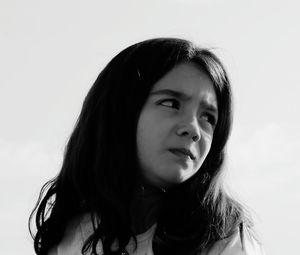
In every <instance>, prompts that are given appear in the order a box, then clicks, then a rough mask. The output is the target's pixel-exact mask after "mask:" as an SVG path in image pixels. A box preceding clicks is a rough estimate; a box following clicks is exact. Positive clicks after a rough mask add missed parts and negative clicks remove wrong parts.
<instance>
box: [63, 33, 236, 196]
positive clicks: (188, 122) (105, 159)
mask: <svg viewBox="0 0 300 255" xmlns="http://www.w3.org/2000/svg"><path fill="white" fill-rule="evenodd" d="M185 80H186V82H185ZM176 82H177V83H176ZM174 84H177V85H176V86H177V88H174V89H175V90H179V91H182V90H183V91H182V92H185V91H186V92H187V93H189V95H187V96H194V98H193V99H194V100H193V101H189V102H191V104H185V110H186V111H185V112H184V113H185V114H184V115H182V116H181V118H180V119H177V120H176V123H175V122H174V118H173V119H172V121H173V122H174V123H173V124H172V125H173V126H172V127H171V126H168V132H173V133H175V134H176V133H177V138H176V139H173V138H172V139H171V140H168V141H165V140H163V139H164V136H165V135H167V134H163V133H159V134H158V133H155V132H156V131H155V128H157V129H159V128H160V127H161V128H165V127H163V125H165V124H164V123H166V125H171V122H172V121H171V118H169V119H168V120H167V118H161V119H153V120H151V119H149V117H150V115H147V116H146V117H147V118H148V119H147V121H145V109H146V110H147V109H148V106H149V103H150V102H153V103H154V104H153V107H154V105H155V102H156V103H158V102H159V100H160V99H163V98H173V99H175V96H174V95H173V96H167V95H165V96H162V95H157V94H156V95H155V91H157V90H160V89H167V87H168V86H169V87H168V89H170V90H172V86H175V85H174ZM197 85H198V86H197ZM174 89H173V90H174ZM193 89H194V90H193ZM188 90H189V91H188ZM204 92H205V93H204ZM150 93H151V96H150ZM153 93H154V95H152V94H153ZM195 93H198V94H197V95H196V94H195ZM203 93H204V94H203ZM230 94H231V93H230V84H229V81H228V79H227V75H226V72H225V70H224V67H223V66H222V64H221V63H220V61H219V60H218V58H217V57H216V56H215V55H214V54H213V53H211V52H210V51H208V50H206V49H201V48H197V47H196V46H194V45H193V44H192V43H190V42H188V41H185V40H181V39H173V38H161V39H153V40H147V41H144V42H141V43H138V44H135V45H133V46H130V47H128V48H127V49H125V50H123V51H122V52H121V53H119V54H118V55H117V56H116V57H114V58H113V59H112V60H111V62H110V63H109V64H108V65H107V66H106V67H105V68H104V70H103V71H102V72H101V73H100V75H99V77H98V78H97V80H96V82H95V83H94V85H93V87H92V88H91V90H90V92H89V94H88V95H87V97H86V99H85V102H84V106H83V109H82V112H81V115H80V118H79V121H78V123H77V127H76V129H75V131H74V132H73V135H72V137H71V139H70V143H69V147H68V150H69V153H71V154H73V159H74V160H75V161H77V162H76V163H75V162H74V164H76V165H77V167H76V168H77V170H78V171H81V172H80V173H77V175H76V176H77V177H78V176H79V177H80V178H76V177H75V178H73V180H74V181H75V182H79V183H76V186H78V184H82V185H83V186H85V188H86V191H83V192H84V193H85V192H89V191H91V190H90V189H91V187H92V186H94V187H97V188H96V189H97V191H98V192H100V193H102V194H103V193H104V194H106V195H108V196H115V195H116V196H117V197H119V198H120V196H121V197H122V196H125V194H126V193H127V192H128V187H132V184H134V182H135V180H136V178H137V176H138V175H139V174H140V169H139V168H140V167H144V168H145V167H146V168H147V166H149V164H150V165H151V162H150V161H152V163H153V162H154V163H155V160H156V159H155V158H151V157H149V158H147V156H155V155H159V154H151V155H150V154H147V151H148V152H149V150H151V147H150V146H151V145H153V146H154V144H153V143H160V142H164V141H165V142H166V144H164V145H163V146H165V148H166V149H168V150H169V149H171V150H172V149H190V150H192V153H194V154H195V155H194V157H196V158H198V159H199V160H198V161H197V160H196V161H195V160H194V161H193V162H190V161H185V160H182V158H181V157H180V155H179V154H178V153H179V151H176V150H175V151H173V152H171V154H173V155H168V156H174V157H175V158H176V154H178V155H177V156H179V161H181V165H183V166H184V165H185V164H188V165H189V164H190V163H192V168H191V169H192V170H191V171H190V172H188V173H187V174H186V173H183V175H181V176H177V177H178V182H182V181H184V180H186V179H188V178H189V177H191V176H192V175H194V174H195V173H196V172H199V173H201V174H203V173H205V174H206V175H207V174H208V175H209V176H210V177H213V176H215V174H217V172H218V170H219V168H220V166H221V164H222V162H223V150H224V146H225V144H226V141H227V138H228V134H229V130H230V124H231V103H230V96H231V95H230ZM178 99H179V98H177V101H178ZM155 100H156V101H155ZM161 101H162V100H160V103H161V104H162V105H165V106H164V107H168V106H169V105H170V104H173V103H174V102H170V101H168V102H164V103H163V102H161ZM192 103H193V104H192ZM195 103H196V104H195ZM197 103H198V105H197ZM175 104H176V102H175ZM181 104H183V101H181ZM156 105H157V104H156ZM196 105H197V107H195V106H196ZM199 106H200V107H199ZM204 106H205V107H204ZM172 107H173V106H172ZM174 107H177V106H174ZM214 108H215V109H214ZM161 109H162V108H161ZM166 109H167V108H166ZM166 109H165V110H166ZM196 109H197V114H196V111H195V110H196ZM190 110H191V111H190ZM165 114H167V113H165ZM174 114H175V113H174ZM199 114H200V115H199ZM199 116H201V117H200V120H201V121H200V122H199ZM160 117H162V116H160ZM165 117H167V115H166V116H165ZM194 117H197V118H198V123H197V125H195V123H196V119H195V118H194ZM169 120H170V121H171V122H169ZM203 120H205V121H204V122H203ZM156 121H159V122H158V123H154V122H156ZM162 121H165V122H164V123H163V122H162ZM211 122H213V123H211ZM199 123H204V124H205V125H206V126H205V127H204V126H203V125H202V126H201V125H200V126H199V125H198V124H199ZM175 124H176V125H175ZM207 124H209V125H210V127H209V128H208V126H209V125H207ZM151 125H152V127H151ZM171 128H173V129H172V130H170V129H171ZM190 128H191V129H196V130H188V129H190ZM199 128H200V129H199ZM203 128H206V129H207V128H208V129H207V130H205V132H204V133H201V132H202V131H203ZM186 129H187V130H186ZM152 131H153V132H152ZM161 131H162V130H161ZM200 131H201V132H200ZM143 132H144V133H143ZM145 132H146V133H145ZM151 132H152V133H151ZM158 132H160V131H158ZM186 132H188V133H190V132H196V134H195V136H196V138H195V137H193V138H192V140H189V139H185V138H182V137H183V136H186ZM199 132H200V133H199ZM148 135H149V136H148ZM151 135H152V136H153V137H151ZM158 135H160V136H161V137H158ZM147 136H148V140H147V139H144V138H146V137H147ZM180 136H181V138H180V139H179V137H180ZM198 136H199V137H198ZM160 139H162V140H160ZM166 139H167V138H166ZM193 139H196V141H193ZM198 140H199V141H200V142H199V141H198ZM202 141H204V143H202ZM194 143H200V147H197V146H194V145H193V144H194ZM201 146H202V147H203V148H201ZM68 150H67V155H66V156H68ZM72 151H73V152H72ZM150 152H151V151H150ZM159 152H161V151H157V153H159ZM71 154H70V155H71ZM206 155H207V157H206ZM145 157H146V158H145ZM180 158H181V159H180ZM145 161H148V162H145ZM160 163H161V162H159V161H158V162H157V164H160ZM78 165H79V167H78ZM152 165H153V166H154V167H157V166H156V165H155V164H152ZM198 167H199V168H201V167H202V168H201V171H198ZM202 169H203V171H202ZM143 170H145V171H144V173H146V174H145V176H149V175H148V174H147V173H149V171H148V170H147V169H142V172H143ZM182 170H184V167H183V168H182ZM147 171H148V172H147ZM151 171H152V170H150V172H151ZM153 171H154V172H155V171H156V172H157V171H159V168H157V170H153ZM66 174H67V173H66ZM72 175H73V174H72ZM199 175H200V174H199ZM73 176H75V175H73ZM152 177H155V176H152V175H151V173H150V179H151V178H152ZM156 177H160V176H156ZM173 177H174V176H173ZM174 178H175V177H174ZM175 179H176V178H175ZM175 179H174V180H173V181H174V182H176V180H175ZM90 182H92V183H94V185H93V184H92V185H91V183H90ZM86 183H90V184H89V185H87V184H86ZM157 183H159V182H157ZM170 183H172V180H170ZM161 184H162V185H164V184H166V183H164V182H161ZM79 186H80V185H79ZM98 188H99V189H98ZM106 191H107V192H108V193H106ZM93 192H94V191H93ZM113 193H115V194H113ZM83 196H84V197H85V198H86V195H84V194H83ZM127 198H128V196H127ZM122 201H124V198H122ZM91 202H92V201H91Z"/></svg>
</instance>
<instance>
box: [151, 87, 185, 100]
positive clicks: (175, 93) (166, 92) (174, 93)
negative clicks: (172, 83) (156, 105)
mask: <svg viewBox="0 0 300 255" xmlns="http://www.w3.org/2000/svg"><path fill="white" fill-rule="evenodd" d="M154 95H168V96H173V97H176V98H179V99H181V100H183V101H187V100H189V99H190V98H191V96H188V95H187V94H185V93H183V92H179V91H176V90H172V89H160V90H156V91H153V92H151V93H150V96H154Z"/></svg>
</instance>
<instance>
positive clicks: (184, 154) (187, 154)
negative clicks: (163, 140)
mask: <svg viewBox="0 0 300 255" xmlns="http://www.w3.org/2000/svg"><path fill="white" fill-rule="evenodd" d="M169 151H170V152H172V153H173V154H175V155H176V156H178V157H181V158H184V159H191V160H194V159H195V156H194V155H193V154H192V152H191V151H190V150H188V149H185V148H176V149H170V150H169Z"/></svg>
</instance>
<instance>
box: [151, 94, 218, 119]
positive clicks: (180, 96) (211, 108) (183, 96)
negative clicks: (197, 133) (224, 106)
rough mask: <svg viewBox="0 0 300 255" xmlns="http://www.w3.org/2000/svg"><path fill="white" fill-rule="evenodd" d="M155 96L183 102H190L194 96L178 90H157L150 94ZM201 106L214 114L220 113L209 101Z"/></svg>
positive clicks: (203, 102)
mask: <svg viewBox="0 0 300 255" xmlns="http://www.w3.org/2000/svg"><path fill="white" fill-rule="evenodd" d="M155 95H168V96H173V97H176V98H178V99H181V100H182V101H188V100H190V99H191V98H192V96H189V95H187V94H185V93H183V92H179V91H176V90H172V89H160V90H156V91H153V92H151V93H150V96H155ZM200 105H201V106H202V107H203V108H205V109H207V110H209V111H211V112H214V113H218V108H217V106H216V105H215V104H213V103H210V102H208V101H207V100H204V101H202V102H201V103H200Z"/></svg>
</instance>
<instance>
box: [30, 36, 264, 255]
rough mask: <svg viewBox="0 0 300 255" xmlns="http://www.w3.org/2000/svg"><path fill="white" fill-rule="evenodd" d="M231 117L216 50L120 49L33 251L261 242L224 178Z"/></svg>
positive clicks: (215, 250) (95, 94)
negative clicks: (230, 194)
mask: <svg viewBox="0 0 300 255" xmlns="http://www.w3.org/2000/svg"><path fill="white" fill-rule="evenodd" d="M231 119H232V111H231V90H230V82H229V80H228V77H227V74H226V71H225V69H224V67H223V65H222V64H221V62H220V60H219V59H218V58H217V57H216V56H215V55H214V54H213V53H212V52H210V51H209V50H208V49H202V48H198V47H196V46H195V45H193V44H192V43H191V42H189V41H186V40H182V39H175V38H159V39H153V40H147V41H143V42H140V43H137V44H135V45H132V46H130V47H128V48H127V49H125V50H123V51H122V52H121V53H119V54H118V55H117V56H116V57H114V58H113V59H112V60H111V61H110V63H109V64H108V65H107V66H106V67H105V68H104V70H103V71H102V72H101V73H100V75H99V76H98V78H97V80H96V81H95V83H94V85H93V86H92V88H91V90H90V91H89V93H88V95H87V97H86V99H85V101H84V103H83V107H82V111H81V114H80V116H79V119H78V121H77V123H76V126H75V128H74V131H73V133H72V135H71V137H70V139H69V142H68V144H67V147H66V151H65V156H64V161H63V165H62V169H61V171H60V173H59V174H58V176H57V177H56V178H54V179H53V180H51V181H49V182H48V183H46V184H45V185H44V187H43V188H42V190H41V195H40V198H39V200H38V203H37V205H36V207H35V209H34V211H33V213H32V215H31V217H30V218H31V220H32V218H33V215H34V214H36V221H35V224H36V227H37V232H36V234H35V236H34V247H35V251H36V253H37V254H40V255H44V254H50V255H61V254H64V255H66V254H72V255H74V254H78V255H79V254H104V255H107V254H137V255H141V254H143V255H144V254H148V255H151V254H155V255H157V254H201V255H204V254H210V255H216V254H223V255H226V254H227V255H228V254H231V255H236V254H262V251H261V248H260V245H259V244H258V242H257V241H256V240H255V239H254V238H253V236H252V235H251V225H252V224H251V221H250V220H249V218H248V217H247V216H246V214H245V211H244V210H243V208H242V206H241V205H240V204H239V203H238V202H237V201H235V200H234V199H233V198H232V197H230V196H229V195H228V194H226V192H225V190H224V188H223V184H222V181H221V173H222V165H223V161H224V151H225V145H226V142H227V139H228V136H229V133H230V127H231Z"/></svg>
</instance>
